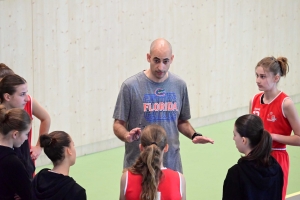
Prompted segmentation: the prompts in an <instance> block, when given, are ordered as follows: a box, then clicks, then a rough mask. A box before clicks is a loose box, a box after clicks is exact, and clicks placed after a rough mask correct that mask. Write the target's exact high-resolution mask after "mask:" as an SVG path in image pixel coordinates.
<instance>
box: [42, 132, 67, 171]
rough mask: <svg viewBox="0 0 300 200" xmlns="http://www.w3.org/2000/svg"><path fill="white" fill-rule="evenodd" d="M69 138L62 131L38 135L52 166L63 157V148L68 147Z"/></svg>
mask: <svg viewBox="0 0 300 200" xmlns="http://www.w3.org/2000/svg"><path fill="white" fill-rule="evenodd" d="M70 143H71V138H70V136H69V134H68V133H66V132H64V131H53V132H51V133H49V134H43V135H41V136H40V145H41V147H43V148H44V152H45V154H46V155H47V156H48V158H49V159H50V160H51V161H52V162H53V164H54V166H55V165H57V164H59V163H60V162H61V161H63V160H64V159H65V155H64V148H65V147H69V146H70Z"/></svg>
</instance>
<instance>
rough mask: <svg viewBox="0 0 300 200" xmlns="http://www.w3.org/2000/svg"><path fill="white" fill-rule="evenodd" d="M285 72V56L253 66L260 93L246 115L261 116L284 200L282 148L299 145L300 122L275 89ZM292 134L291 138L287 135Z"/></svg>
mask: <svg viewBox="0 0 300 200" xmlns="http://www.w3.org/2000/svg"><path fill="white" fill-rule="evenodd" d="M287 72H288V64H287V59H286V58H285V57H279V58H277V59H276V58H274V57H266V58H264V59H262V60H261V61H260V62H259V63H258V64H257V66H256V67H255V73H256V83H257V86H258V88H259V90H260V91H263V92H262V93H259V94H256V95H255V96H254V97H253V98H252V99H251V101H250V107H249V112H250V113H253V114H256V115H258V116H260V117H261V119H262V120H263V122H264V127H265V129H266V130H268V132H270V133H271V136H272V139H273V145H272V147H273V151H272V156H273V157H274V158H275V159H276V160H277V161H278V163H279V164H280V166H281V168H282V170H283V174H284V186H283V191H282V199H285V195H286V190H287V184H288V174H289V156H288V153H287V152H286V145H293V146H300V120H299V116H298V113H297V110H296V107H295V105H294V103H293V101H292V100H291V99H290V98H289V97H288V96H287V95H286V94H285V93H283V92H282V91H280V90H279V89H278V88H277V83H278V82H279V80H280V77H281V76H285V75H286V73H287ZM292 131H293V132H294V135H291V133H292Z"/></svg>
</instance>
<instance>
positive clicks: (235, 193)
mask: <svg viewBox="0 0 300 200" xmlns="http://www.w3.org/2000/svg"><path fill="white" fill-rule="evenodd" d="M240 192H241V188H240V183H239V174H238V170H237V166H233V167H232V168H230V169H229V170H228V172H227V175H226V178H225V180H224V184H223V198H222V199H223V200H232V199H234V200H242V197H241V193H240Z"/></svg>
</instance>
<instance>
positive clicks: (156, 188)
mask: <svg viewBox="0 0 300 200" xmlns="http://www.w3.org/2000/svg"><path fill="white" fill-rule="evenodd" d="M168 147H169V146H168V144H167V134H166V131H165V130H164V128H163V127H161V126H159V125H156V124H152V125H148V126H146V127H145V129H143V130H142V134H141V144H139V148H140V150H141V153H140V155H139V157H138V158H137V160H136V162H135V163H134V164H133V165H132V166H131V167H129V168H128V169H125V170H124V173H123V175H122V178H121V189H120V199H121V200H126V199H127V200H131V199H140V200H160V199H164V200H180V199H182V200H185V199H186V197H185V179H184V177H183V175H182V174H181V173H180V172H177V171H173V170H171V169H167V168H165V167H164V166H163V163H162V161H163V155H164V153H165V152H167V151H168Z"/></svg>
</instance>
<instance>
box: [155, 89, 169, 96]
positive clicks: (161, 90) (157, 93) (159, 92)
mask: <svg viewBox="0 0 300 200" xmlns="http://www.w3.org/2000/svg"><path fill="white" fill-rule="evenodd" d="M165 94H166V91H165V90H164V89H161V88H157V89H156V90H155V95H156V96H165Z"/></svg>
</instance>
